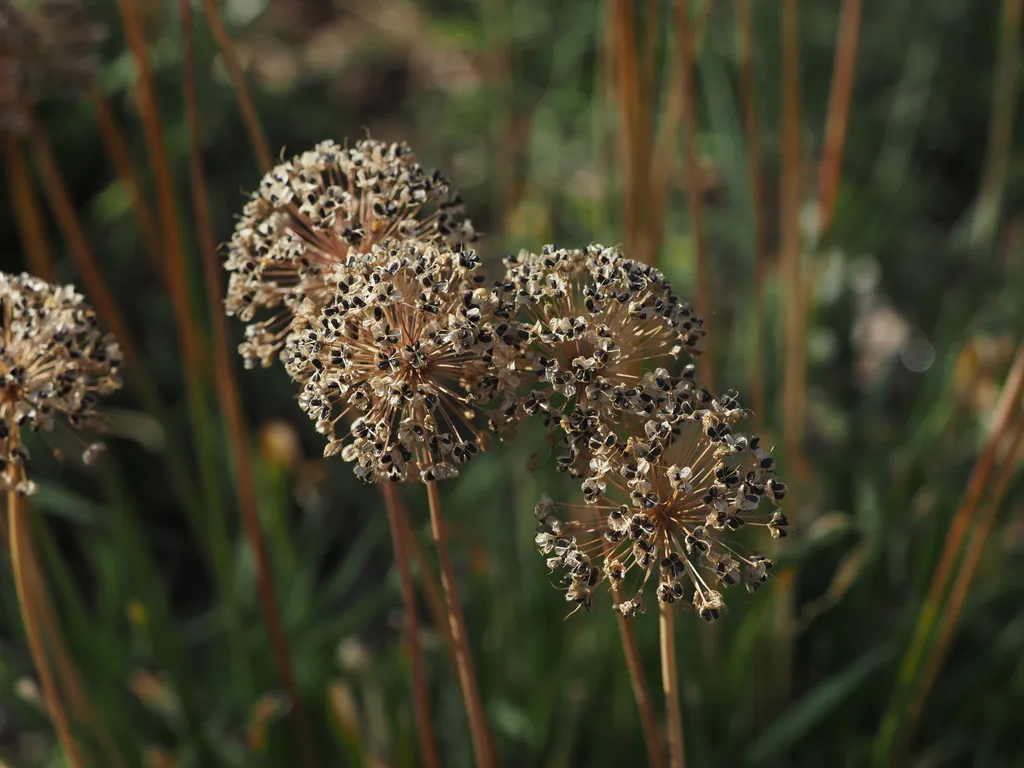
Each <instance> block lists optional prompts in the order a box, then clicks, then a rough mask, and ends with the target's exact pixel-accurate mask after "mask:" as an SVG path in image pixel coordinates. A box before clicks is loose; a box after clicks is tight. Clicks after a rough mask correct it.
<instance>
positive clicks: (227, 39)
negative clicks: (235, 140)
mask: <svg viewBox="0 0 1024 768" xmlns="http://www.w3.org/2000/svg"><path fill="white" fill-rule="evenodd" d="M203 9H204V11H205V13H206V23H207V24H208V25H209V26H210V31H211V32H212V33H213V38H214V40H216V41H217V45H218V46H219V47H220V52H221V55H222V56H223V57H224V66H225V67H226V68H227V70H228V77H230V78H231V83H232V85H234V86H235V98H236V99H237V100H238V110H239V111H240V112H241V113H242V122H243V123H244V124H245V130H246V133H248V134H249V141H250V142H251V143H252V148H253V151H255V152H256V161H257V162H258V163H259V166H260V170H261V171H263V173H266V172H267V171H269V170H270V169H271V167H272V166H273V165H274V163H273V155H271V153H270V145H269V144H268V143H267V137H266V134H264V133H263V127H262V126H261V125H260V118H259V115H258V114H257V112H256V107H255V105H254V104H253V101H252V96H251V95H250V94H249V87H248V86H247V85H246V82H245V74H244V73H243V72H242V64H241V62H239V60H238V53H237V52H236V51H235V46H234V45H233V44H232V42H231V36H230V35H228V32H227V29H225V27H224V20H223V19H222V18H221V16H220V11H218V10H217V0H203Z"/></svg>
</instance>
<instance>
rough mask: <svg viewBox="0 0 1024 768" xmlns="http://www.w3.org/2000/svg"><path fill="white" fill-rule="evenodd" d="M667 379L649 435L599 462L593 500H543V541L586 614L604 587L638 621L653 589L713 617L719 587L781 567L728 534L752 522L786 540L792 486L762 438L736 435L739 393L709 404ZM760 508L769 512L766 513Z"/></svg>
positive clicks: (718, 607) (600, 455)
mask: <svg viewBox="0 0 1024 768" xmlns="http://www.w3.org/2000/svg"><path fill="white" fill-rule="evenodd" d="M665 382H666V386H665V388H664V390H663V393H664V394H663V396H661V397H659V398H657V399H658V406H657V408H656V409H655V411H654V413H653V415H652V416H651V417H650V418H648V419H647V420H646V421H643V422H642V424H643V428H642V430H640V431H638V432H637V434H635V435H633V436H631V437H629V438H628V439H627V440H626V441H625V442H624V443H615V444H614V445H611V446H610V447H608V448H606V449H605V448H602V449H601V450H599V451H597V452H596V453H595V455H594V457H593V458H592V459H591V461H590V470H589V472H588V475H587V478H586V480H584V482H583V501H584V502H585V503H584V504H581V505H571V504H566V505H562V504H555V503H553V502H551V501H548V500H546V499H545V500H543V501H542V502H541V503H540V504H538V506H537V509H536V515H537V518H538V528H537V535H536V543H537V546H538V547H539V549H540V551H541V552H542V553H543V554H544V555H545V556H547V558H548V566H549V567H550V568H552V569H560V570H561V571H563V577H562V584H563V586H564V587H565V588H566V593H565V596H566V600H568V601H570V602H573V603H576V604H578V606H581V607H584V608H586V609H588V610H589V609H590V608H591V606H592V603H593V592H594V589H595V587H596V586H597V585H598V584H599V583H600V582H602V581H604V580H605V579H607V581H608V583H609V585H610V587H611V589H612V592H613V594H614V596H615V598H616V602H615V608H616V610H618V611H620V612H621V613H622V614H623V615H624V616H626V617H627V618H629V617H632V616H633V615H635V614H636V613H638V612H642V611H643V610H644V591H645V588H646V587H647V586H648V584H649V583H651V582H652V581H653V582H656V583H657V586H656V587H655V590H656V595H657V599H658V600H659V601H660V602H662V603H676V602H678V603H680V604H684V605H685V604H692V606H693V608H694V610H695V611H696V612H697V613H698V615H699V616H700V617H701V618H702V619H704V620H706V621H714V620H715V619H717V618H719V617H720V616H721V615H722V614H723V613H724V612H725V604H724V602H723V600H722V594H721V592H720V591H719V588H724V587H731V586H734V585H736V584H739V583H740V582H741V581H742V582H745V583H746V585H747V588H748V589H749V590H751V591H753V590H756V589H757V588H758V587H759V586H760V585H761V584H762V583H764V582H765V581H766V580H767V573H768V570H769V569H770V568H771V567H772V565H773V563H772V561H771V560H768V559H767V558H765V557H762V556H758V555H753V556H744V555H742V554H740V552H739V551H738V550H737V548H736V546H734V545H732V544H730V543H728V542H727V541H726V537H727V536H728V535H729V534H731V533H733V532H735V531H738V530H739V529H740V528H742V527H744V526H746V525H754V526H762V527H765V528H767V529H768V531H769V532H770V534H771V536H772V537H773V538H776V539H778V538H782V537H784V536H785V535H786V533H787V529H788V521H787V520H786V516H785V515H784V514H783V513H782V512H781V511H780V510H779V509H777V507H776V505H777V503H778V502H779V501H780V500H781V499H782V498H783V497H784V496H785V493H786V486H785V484H784V483H782V482H781V481H780V480H778V479H777V478H776V476H775V468H774V460H773V459H772V457H771V456H770V455H769V454H768V453H767V452H766V451H765V450H764V448H762V447H761V445H760V441H759V440H758V438H757V437H746V436H743V435H740V434H738V433H735V432H733V425H734V424H736V423H737V422H738V421H740V419H742V417H743V415H744V412H743V410H742V409H741V408H740V406H739V404H738V403H737V402H736V400H735V398H734V397H732V396H727V397H724V398H721V399H715V398H712V397H711V395H710V394H709V393H708V392H706V391H705V390H703V389H701V388H699V387H694V386H693V385H692V384H691V383H690V382H689V381H688V380H687V379H685V378H680V379H676V380H675V381H672V380H671V379H669V378H667V377H666V379H665ZM762 502H766V503H767V506H770V507H772V510H771V512H770V513H759V508H760V507H761V504H762ZM652 576H653V578H652Z"/></svg>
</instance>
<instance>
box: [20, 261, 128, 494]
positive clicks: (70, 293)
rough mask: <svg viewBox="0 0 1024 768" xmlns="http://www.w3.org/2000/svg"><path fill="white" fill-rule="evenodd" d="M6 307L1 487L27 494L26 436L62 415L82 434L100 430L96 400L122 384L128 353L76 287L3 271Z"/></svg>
mask: <svg viewBox="0 0 1024 768" xmlns="http://www.w3.org/2000/svg"><path fill="white" fill-rule="evenodd" d="M0 304H2V305H3V338H2V341H0V467H2V469H0V484H2V486H3V488H4V489H5V490H7V489H10V488H12V487H13V488H15V489H16V490H18V491H19V492H22V493H26V494H27V493H31V491H32V490H33V485H32V484H31V482H29V481H27V480H24V479H23V478H24V462H25V460H26V459H27V458H28V453H27V451H26V449H25V447H24V446H23V445H22V443H21V431H22V430H23V429H29V430H32V431H40V430H41V431H50V430H52V429H53V427H54V424H55V423H56V419H57V417H58V416H63V417H65V418H66V420H67V422H68V424H69V425H70V426H71V427H73V428H76V429H78V428H97V427H99V426H100V424H99V415H98V414H97V412H96V410H95V406H96V399H97V398H98V397H99V396H102V395H107V394H110V393H111V392H113V391H114V390H116V389H118V388H119V387H120V386H121V376H120V366H121V352H120V349H119V348H118V346H117V342H115V341H114V339H113V337H112V336H110V335H109V334H103V333H102V332H101V331H100V330H99V328H98V322H97V319H96V314H95V313H94V312H93V310H92V309H91V308H90V307H89V306H88V304H86V302H85V299H84V298H83V297H82V296H81V295H80V294H78V293H76V292H75V290H74V288H73V287H71V286H57V285H51V284H50V283H47V282H45V281H43V280H40V279H38V278H36V277H32V276H31V275H27V274H21V275H7V274H4V273H0ZM96 450H97V446H89V447H88V448H87V449H86V450H85V454H84V456H83V458H84V459H85V460H86V461H87V462H88V461H89V460H90V459H91V457H92V456H93V455H94V454H95V452H96Z"/></svg>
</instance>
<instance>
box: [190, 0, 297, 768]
mask: <svg viewBox="0 0 1024 768" xmlns="http://www.w3.org/2000/svg"><path fill="white" fill-rule="evenodd" d="M180 9H181V24H182V34H183V37H184V41H185V78H184V80H185V87H184V90H185V113H186V117H187V122H188V131H189V178H190V180H191V186H192V203H193V209H194V215H195V219H196V229H197V231H198V236H199V243H200V251H201V252H202V256H203V276H204V282H205V284H206V295H207V302H208V307H209V313H210V319H211V322H212V324H213V343H214V357H213V365H214V369H215V377H214V378H215V380H216V385H217V386H216V389H217V398H218V400H219V402H220V407H221V410H222V411H223V413H224V418H225V420H226V421H227V428H228V429H227V431H228V437H229V445H230V448H231V453H232V457H233V460H234V465H235V475H236V479H237V482H236V490H237V493H238V505H239V508H240V511H241V517H242V525H243V527H244V529H245V534H246V538H247V539H248V542H249V546H250V547H251V549H252V551H253V555H254V557H255V561H256V585H257V593H258V595H259V602H260V609H261V610H262V612H263V620H264V623H265V624H266V627H267V633H268V635H269V636H270V642H271V646H272V648H273V652H274V657H275V661H276V662H277V666H278V671H279V672H280V674H281V678H282V680H283V682H284V685H285V688H286V689H287V691H288V695H289V697H290V698H291V700H292V705H293V706H294V708H295V718H294V723H295V727H296V735H297V737H298V739H299V744H300V745H301V749H302V753H303V761H304V762H305V764H306V765H307V766H312V765H315V764H316V757H315V748H314V745H313V734H312V730H311V728H310V725H309V719H308V716H307V714H306V711H305V707H304V705H303V703H302V696H301V694H300V692H299V688H298V685H297V683H296V681H295V673H294V671H293V669H292V662H291V651H290V649H289V647H288V640H287V636H286V634H285V630H284V626H283V624H282V622H281V615H280V610H279V609H278V605H277V599H276V597H275V596H274V582H273V579H272V578H271V574H270V557H269V555H268V554H267V545H266V540H265V538H264V536H263V529H262V527H261V524H260V519H259V509H258V506H257V501H256V482H255V478H254V477H253V474H252V456H251V452H250V446H249V436H248V434H247V431H246V428H245V418H244V416H243V414H242V406H241V403H240V402H239V397H238V392H239V388H238V382H237V380H236V376H235V370H234V368H233V367H232V366H231V363H230V362H229V361H230V360H231V350H230V344H229V342H228V333H227V324H226V321H225V318H224V313H223V311H222V301H223V298H222V297H223V293H222V287H221V269H220V263H219V260H218V258H217V246H216V243H215V241H214V235H213V223H212V222H211V221H210V214H209V207H210V205H209V198H208V195H207V192H206V181H205V174H204V171H203V163H202V157H201V155H200V140H201V139H200V135H199V108H198V99H197V96H196V71H195V51H194V45H193V38H192V12H191V6H190V5H189V1H188V0H181V3H180Z"/></svg>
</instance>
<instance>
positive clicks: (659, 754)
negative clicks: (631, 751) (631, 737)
mask: <svg viewBox="0 0 1024 768" xmlns="http://www.w3.org/2000/svg"><path fill="white" fill-rule="evenodd" d="M614 591H615V592H616V594H615V599H616V601H617V600H618V594H617V592H618V590H617V589H616V590H614ZM618 622H619V639H620V640H621V641H622V652H623V653H624V654H625V655H626V668H627V669H628V670H629V681H630V683H631V684H632V686H633V698H635V699H636V708H637V711H638V712H639V714H640V725H641V727H642V728H643V731H644V742H645V743H646V744H647V759H648V763H649V764H650V766H651V768H665V747H664V746H663V745H662V743H661V734H659V733H658V726H657V724H656V720H655V717H654V705H653V703H652V701H651V692H650V690H649V688H648V686H647V678H646V676H645V675H644V668H643V664H642V663H641V661H640V652H639V650H638V649H637V647H636V638H635V637H634V636H633V625H632V624H630V623H629V620H628V619H626V617H625V616H619V618H618Z"/></svg>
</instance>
